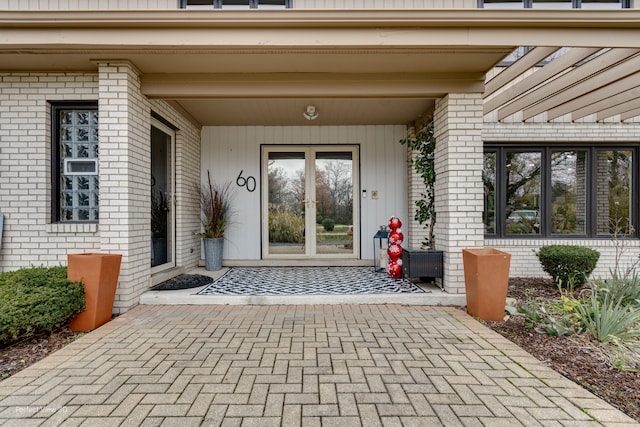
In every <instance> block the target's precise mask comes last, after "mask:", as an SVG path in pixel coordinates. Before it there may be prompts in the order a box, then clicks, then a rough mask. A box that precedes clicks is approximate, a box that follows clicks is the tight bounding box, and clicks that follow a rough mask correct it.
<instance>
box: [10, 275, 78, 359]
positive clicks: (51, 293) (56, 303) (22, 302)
mask: <svg viewBox="0 0 640 427" xmlns="http://www.w3.org/2000/svg"><path fill="white" fill-rule="evenodd" d="M83 310H84V287H83V286H82V283H80V282H71V281H69V280H67V268H66V267H53V268H44V267H37V268H28V269H22V270H17V271H12V272H6V273H0V347H5V346H7V345H9V344H12V343H14V342H16V341H20V340H23V339H26V338H30V337H32V336H36V335H40V334H50V333H52V332H55V331H57V330H60V329H62V328H63V327H64V326H65V325H66V324H68V323H69V321H70V320H71V319H72V318H73V317H74V316H75V315H77V314H78V313H80V312H82V311H83Z"/></svg>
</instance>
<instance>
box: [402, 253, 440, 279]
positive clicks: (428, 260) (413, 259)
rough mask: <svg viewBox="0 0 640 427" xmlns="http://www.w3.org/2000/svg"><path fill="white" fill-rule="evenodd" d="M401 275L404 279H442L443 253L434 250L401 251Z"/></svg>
mask: <svg viewBox="0 0 640 427" xmlns="http://www.w3.org/2000/svg"><path fill="white" fill-rule="evenodd" d="M402 273H403V274H404V275H405V276H406V277H433V278H438V279H442V278H443V277H444V252H443V251H438V250H435V249H427V250H422V249H420V250H410V249H402Z"/></svg>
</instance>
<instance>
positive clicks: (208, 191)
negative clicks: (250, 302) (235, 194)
mask: <svg viewBox="0 0 640 427" xmlns="http://www.w3.org/2000/svg"><path fill="white" fill-rule="evenodd" d="M207 178H208V182H207V184H206V185H205V184H203V185H201V186H200V213H201V221H202V232H201V233H200V236H201V237H202V238H203V241H204V258H205V268H206V269H207V270H210V271H215V270H220V269H221V268H222V250H223V242H224V232H225V230H226V228H227V225H228V224H229V214H230V210H229V208H230V197H231V190H230V188H231V184H230V183H226V184H224V185H219V184H217V183H215V182H212V181H211V173H210V172H209V171H207Z"/></svg>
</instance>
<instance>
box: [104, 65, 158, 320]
mask: <svg viewBox="0 0 640 427" xmlns="http://www.w3.org/2000/svg"><path fill="white" fill-rule="evenodd" d="M98 66H99V103H98V111H99V120H100V121H99V129H98V130H99V134H100V156H99V157H100V160H99V161H100V225H99V231H100V250H101V251H102V252H106V253H119V254H122V256H123V257H122V265H121V268H120V279H119V282H118V289H117V293H116V300H115V304H114V312H116V313H122V312H125V311H127V310H128V309H130V308H132V307H133V306H135V305H136V304H137V303H138V297H139V296H140V294H141V293H142V292H144V291H145V290H146V289H147V288H148V286H149V276H150V268H151V267H150V259H151V249H150V239H151V237H150V232H151V231H150V228H149V223H150V217H151V210H150V206H151V196H150V191H149V179H150V178H149V176H150V173H151V172H150V165H151V142H150V141H151V131H150V127H151V123H150V117H151V112H150V106H149V103H148V101H147V99H146V98H145V97H144V96H143V95H142V94H141V93H140V76H139V74H138V71H137V70H136V69H135V68H134V67H133V66H132V65H131V64H130V63H128V62H115V61H114V62H104V63H100V64H98Z"/></svg>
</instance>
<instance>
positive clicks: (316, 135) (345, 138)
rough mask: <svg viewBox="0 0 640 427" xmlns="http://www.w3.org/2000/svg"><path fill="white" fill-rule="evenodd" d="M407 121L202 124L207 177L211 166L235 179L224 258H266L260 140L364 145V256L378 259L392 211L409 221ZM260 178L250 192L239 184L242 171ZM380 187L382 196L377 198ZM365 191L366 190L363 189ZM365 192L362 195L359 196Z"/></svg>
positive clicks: (220, 178) (219, 176)
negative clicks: (377, 242) (379, 233)
mask: <svg viewBox="0 0 640 427" xmlns="http://www.w3.org/2000/svg"><path fill="white" fill-rule="evenodd" d="M404 135H405V128H404V126H391V125H390V126H303V127H282V126H269V127H261V126H247V127H225V126H220V127H204V128H203V130H202V179H203V182H205V181H206V176H207V170H210V171H211V176H212V178H213V179H215V180H216V181H217V182H219V183H223V182H226V181H230V182H232V186H233V188H234V192H235V195H234V199H233V211H234V215H233V221H232V224H231V226H230V228H229V231H228V232H227V235H226V242H225V249H224V258H225V259H228V260H259V259H260V256H261V255H260V230H261V218H260V206H261V204H260V203H261V201H260V181H261V179H260V146H261V145H262V144H268V145H285V144H294V145H295V144H300V145H323V144H345V145H347V144H350V145H360V178H361V179H360V181H361V188H360V190H362V189H366V190H367V198H366V199H362V198H361V199H360V202H361V236H362V240H361V245H360V246H361V248H362V258H363V259H373V235H374V234H375V232H376V230H377V229H378V227H379V226H380V225H383V224H386V223H387V221H388V219H389V217H390V216H391V215H396V216H398V217H400V218H401V219H402V221H403V222H405V223H406V222H407V221H408V218H407V189H406V186H407V184H406V181H407V162H406V149H405V148H404V147H403V146H402V145H400V144H399V143H398V141H399V140H400V139H402V138H403V137H404ZM241 170H242V171H243V176H244V177H248V176H253V177H254V178H255V179H256V182H257V184H258V186H257V188H256V191H254V192H252V193H250V192H248V191H247V189H246V188H244V187H238V186H236V184H235V182H236V178H237V177H238V174H239V173H240V171H241ZM372 190H377V191H378V194H379V199H378V200H372V199H371V191H372ZM360 194H361V192H360ZM359 197H361V196H359Z"/></svg>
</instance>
